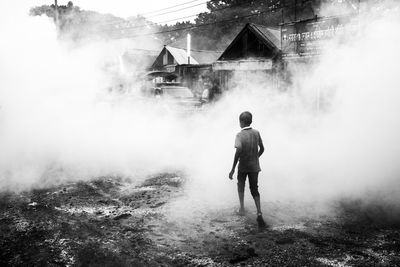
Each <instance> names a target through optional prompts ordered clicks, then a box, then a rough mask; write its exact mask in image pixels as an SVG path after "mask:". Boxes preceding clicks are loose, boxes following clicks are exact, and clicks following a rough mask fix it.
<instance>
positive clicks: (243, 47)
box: [212, 23, 282, 90]
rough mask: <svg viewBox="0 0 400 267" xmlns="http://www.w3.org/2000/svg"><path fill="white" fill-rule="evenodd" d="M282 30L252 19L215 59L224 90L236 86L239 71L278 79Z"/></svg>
mask: <svg viewBox="0 0 400 267" xmlns="http://www.w3.org/2000/svg"><path fill="white" fill-rule="evenodd" d="M281 55H282V53H281V31H280V29H274V28H271V27H266V26H262V25H256V24H253V23H248V24H246V25H245V27H244V28H243V29H242V30H241V31H240V32H239V34H238V35H237V36H236V37H235V39H234V40H233V41H232V42H231V44H230V45H229V46H228V47H227V48H226V49H225V51H224V52H223V53H222V54H221V55H220V57H219V58H218V60H217V61H216V62H214V63H213V65H212V69H213V72H214V75H215V78H216V79H218V81H219V83H220V87H221V89H222V90H228V89H229V88H231V87H233V86H235V84H234V79H233V76H234V75H235V74H238V73H240V74H243V75H242V77H246V74H249V73H257V74H262V75H266V76H268V77H270V79H271V80H276V74H278V73H279V71H280V69H281V65H282V64H281V63H282V61H281V59H282V57H281Z"/></svg>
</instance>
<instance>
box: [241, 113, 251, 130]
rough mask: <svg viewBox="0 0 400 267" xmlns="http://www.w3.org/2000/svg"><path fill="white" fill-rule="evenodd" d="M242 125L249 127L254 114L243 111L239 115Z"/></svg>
mask: <svg viewBox="0 0 400 267" xmlns="http://www.w3.org/2000/svg"><path fill="white" fill-rule="evenodd" d="M239 122H240V127H241V128H243V127H247V126H250V124H251V123H252V122H253V115H251V113H250V112H248V111H245V112H242V113H241V114H240V116H239Z"/></svg>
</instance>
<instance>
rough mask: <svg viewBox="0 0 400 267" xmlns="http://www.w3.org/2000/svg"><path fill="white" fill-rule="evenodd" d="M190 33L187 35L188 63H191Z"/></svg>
mask: <svg viewBox="0 0 400 267" xmlns="http://www.w3.org/2000/svg"><path fill="white" fill-rule="evenodd" d="M190 42H191V40H190V33H188V35H187V59H188V60H187V63H188V64H190Z"/></svg>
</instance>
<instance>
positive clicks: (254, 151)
mask: <svg viewBox="0 0 400 267" xmlns="http://www.w3.org/2000/svg"><path fill="white" fill-rule="evenodd" d="M261 143H262V140H261V136H260V133H259V132H258V131H257V130H255V129H252V128H251V127H244V128H243V129H242V130H241V131H240V132H239V133H238V134H237V135H236V139H235V148H240V149H241V152H240V155H239V167H238V170H239V171H240V172H259V171H261V169H260V163H259V160H258V147H259V145H260V144H261Z"/></svg>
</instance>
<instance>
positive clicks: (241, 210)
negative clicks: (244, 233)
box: [236, 209, 246, 216]
mask: <svg viewBox="0 0 400 267" xmlns="http://www.w3.org/2000/svg"><path fill="white" fill-rule="evenodd" d="M236 214H237V215H239V216H244V215H246V211H245V209H239V210H238V211H237V212H236Z"/></svg>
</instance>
